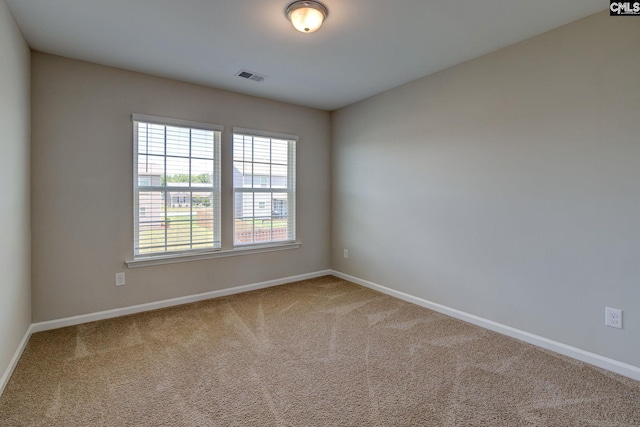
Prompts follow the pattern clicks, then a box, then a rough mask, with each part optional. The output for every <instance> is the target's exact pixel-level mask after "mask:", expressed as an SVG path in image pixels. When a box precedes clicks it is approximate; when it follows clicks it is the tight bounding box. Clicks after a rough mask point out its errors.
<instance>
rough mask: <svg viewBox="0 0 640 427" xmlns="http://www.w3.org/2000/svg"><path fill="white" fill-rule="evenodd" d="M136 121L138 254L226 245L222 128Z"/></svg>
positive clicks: (156, 120) (145, 119) (140, 117)
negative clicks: (222, 241) (222, 203)
mask: <svg viewBox="0 0 640 427" xmlns="http://www.w3.org/2000/svg"><path fill="white" fill-rule="evenodd" d="M132 119H133V124H134V126H133V132H134V135H133V139H134V156H133V157H134V168H133V170H134V172H133V173H134V177H133V178H134V179H133V190H134V191H133V193H134V257H135V258H149V257H157V256H166V255H172V254H183V253H190V252H202V251H211V250H217V249H220V136H221V133H222V126H218V125H212V124H206V123H196V122H188V121H182V120H174V119H166V118H161V117H152V116H144V115H140V114H134V115H133V117H132Z"/></svg>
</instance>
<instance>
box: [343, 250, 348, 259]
mask: <svg viewBox="0 0 640 427" xmlns="http://www.w3.org/2000/svg"><path fill="white" fill-rule="evenodd" d="M344 257H345V258H349V249H345V250H344Z"/></svg>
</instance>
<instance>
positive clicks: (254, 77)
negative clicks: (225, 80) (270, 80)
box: [236, 70, 267, 82]
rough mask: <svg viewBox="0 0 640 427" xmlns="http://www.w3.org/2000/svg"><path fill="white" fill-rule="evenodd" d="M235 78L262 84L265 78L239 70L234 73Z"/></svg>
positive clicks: (251, 72)
mask: <svg viewBox="0 0 640 427" xmlns="http://www.w3.org/2000/svg"><path fill="white" fill-rule="evenodd" d="M236 76H238V77H242V78H243V79H247V80H251V81H254V82H263V81H264V79H266V78H267V76H265V75H263V74H258V73H254V72H253V71H247V70H240V71H238V72H237V73H236Z"/></svg>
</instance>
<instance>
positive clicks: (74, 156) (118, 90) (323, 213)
mask: <svg viewBox="0 0 640 427" xmlns="http://www.w3.org/2000/svg"><path fill="white" fill-rule="evenodd" d="M32 73H33V74H32V75H33V79H32V81H33V86H32V91H33V110H32V111H33V116H32V121H33V125H32V132H33V145H32V150H33V156H32V158H33V163H32V169H33V173H32V178H33V183H34V184H33V199H32V200H33V288H32V290H33V318H34V321H36V322H37V321H45V320H51V319H59V318H63V317H67V316H72V315H79V314H84V313H93V312H97V311H101V310H107V309H113V308H119V307H126V306H130V305H134V304H140V303H146V302H153V301H159V300H164V299H169V298H175V297H179V296H184V295H192V294H198V293H202V292H209V291H214V290H220V289H225V288H229V287H234V286H239V285H244V284H250V283H256V282H262V281H266V280H271V279H277V278H282V277H288V276H293V275H298V274H304V273H310V272H314V271H319V270H324V269H327V268H329V252H330V251H329V239H330V227H329V221H330V219H329V218H330V213H329V202H330V196H329V190H330V179H329V158H330V154H329V153H330V141H329V137H330V115H329V113H327V112H324V111H319V110H314V109H309V108H302V107H298V106H294V105H290V104H284V103H279V102H274V101H268V100H264V99H259V98H253V97H249V96H245V95H239V94H234V93H231V92H226V91H221V90H216V89H212V88H207V87H203V86H198V85H193V84H187V83H184V82H178V81H173V80H168V79H163V78H158V77H153V76H149V75H144V74H139V73H134V72H129V71H123V70H119V69H115V68H109V67H104V66H100V65H95V64H89V63H86V62H80V61H75V60H72V59H66V58H61V57H57V56H52V55H48V54H43V53H37V52H34V53H33V55H32ZM247 84H255V83H253V82H247ZM132 113H140V114H148V115H154V116H161V117H170V118H176V119H183V120H192V121H199V122H206V123H214V124H218V125H222V126H224V127H225V129H224V132H223V136H222V164H223V170H222V204H223V211H222V228H223V234H222V237H223V243H222V244H223V248H224V247H226V248H229V247H230V245H232V224H233V222H232V221H233V220H232V215H233V209H232V187H231V182H232V168H231V167H230V165H231V163H232V162H231V155H232V153H231V134H232V128H233V127H234V126H237V127H243V128H249V129H260V130H266V131H273V132H281V133H288V134H296V135H298V136H299V138H300V141H299V143H298V147H297V159H298V164H297V166H298V174H297V189H298V197H297V208H298V211H297V213H298V215H297V226H298V240H300V241H301V242H302V247H301V248H300V249H293V250H286V251H281V252H270V253H264V254H257V255H246V256H237V257H230V258H219V259H212V260H202V261H191V262H185V263H179V264H168V265H160V266H152V267H142V268H135V269H127V268H126V267H125V265H124V261H125V260H126V259H131V258H132V257H133V190H132V185H133V183H132V180H133V178H132V167H133V166H132V162H133V160H132V150H133V148H132V123H131V114H132ZM225 165H226V166H225ZM119 271H124V272H125V273H126V282H127V284H126V285H125V286H122V287H115V285H114V274H115V273H116V272H119Z"/></svg>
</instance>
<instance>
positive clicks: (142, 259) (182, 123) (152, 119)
mask: <svg viewBox="0 0 640 427" xmlns="http://www.w3.org/2000/svg"><path fill="white" fill-rule="evenodd" d="M131 122H132V123H134V124H135V123H136V122H143V123H150V124H157V125H161V126H177V127H185V128H193V129H202V130H210V131H214V132H219V133H220V136H219V141H218V143H217V146H216V145H214V153H215V155H216V156H217V157H218V158H217V160H216V161H217V162H218V168H219V170H218V176H214V177H213V178H214V183H215V181H216V180H217V181H218V189H217V193H218V195H217V197H218V199H219V203H218V206H217V212H214V215H215V216H217V218H218V219H217V221H218V224H217V226H216V225H214V227H215V228H217V229H218V230H219V233H220V235H219V238H220V240H222V224H221V221H220V219H219V218H220V216H221V200H220V199H221V192H222V188H221V186H220V179H221V170H222V162H221V159H220V152H221V145H222V134H223V131H224V126H221V125H216V124H212V123H203V122H194V121H189V120H181V119H172V118H168V117H158V116H149V115H146V114H136V113H134V114H132V115H131ZM133 138H134V144H133V171H134V180H133V199H134V200H133V203H134V242H133V243H134V246H135V244H136V239H137V238H136V233H137V230H135V222H136V218H137V216H138V215H139V214H140V212H139V210H137V209H136V206H138V204H139V202H138V191H137V190H138V182H137V180H136V179H135V178H136V177H137V173H138V172H137V170H138V142H137V141H138V135H137V127H136V126H133ZM214 175H215V174H214ZM214 186H215V184H214ZM165 189H168V190H171V189H172V188H171V187H165ZM175 189H176V190H183V188H182V187H176V188H175ZM214 237H215V236H214ZM221 244H222V242H220V245H221ZM134 251H135V247H134ZM219 252H221V247H219V248H209V249H205V250H200V251H198V250H185V251H173V252H168V253H167V252H159V253H155V254H154V253H152V254H141V255H134V259H133V260H128V261H125V263H126V264H127V266H129V265H132V266H133V265H135V264H145V263H147V264H148V265H152V264H154V262H153V261H158V262H157V263H155V264H166V263H169V262H171V261H170V260H171V259H183V258H189V257H192V256H193V257H198V256H203V255H206V254H215V253H219ZM175 262H179V261H175ZM141 266H142V265H141ZM129 268H131V267H129Z"/></svg>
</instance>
